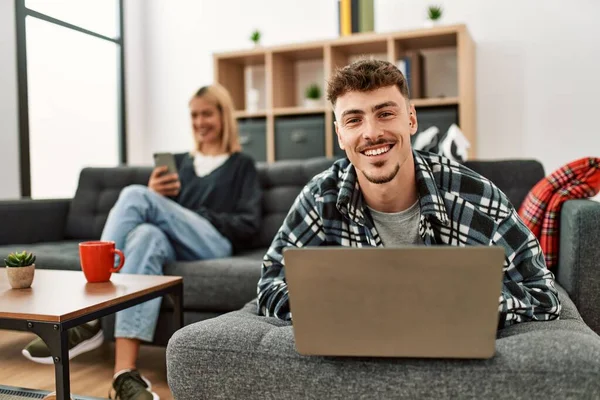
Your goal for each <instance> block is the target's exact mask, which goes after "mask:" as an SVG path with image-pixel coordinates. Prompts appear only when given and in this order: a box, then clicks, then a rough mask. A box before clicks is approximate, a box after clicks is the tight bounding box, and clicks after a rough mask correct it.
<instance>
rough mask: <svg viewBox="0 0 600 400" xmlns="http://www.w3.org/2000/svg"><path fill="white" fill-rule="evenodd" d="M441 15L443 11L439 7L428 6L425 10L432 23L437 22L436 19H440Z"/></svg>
mask: <svg viewBox="0 0 600 400" xmlns="http://www.w3.org/2000/svg"><path fill="white" fill-rule="evenodd" d="M442 13H443V10H442V7H441V6H429V8H428V9H427V15H428V16H429V19H430V20H432V21H437V20H438V19H440V18H442Z"/></svg>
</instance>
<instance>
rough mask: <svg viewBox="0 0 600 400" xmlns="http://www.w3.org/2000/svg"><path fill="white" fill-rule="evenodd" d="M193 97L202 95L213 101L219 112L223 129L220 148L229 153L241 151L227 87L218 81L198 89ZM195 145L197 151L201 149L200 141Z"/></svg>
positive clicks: (231, 101) (232, 106)
mask: <svg viewBox="0 0 600 400" xmlns="http://www.w3.org/2000/svg"><path fill="white" fill-rule="evenodd" d="M195 97H202V98H204V99H206V100H208V101H209V102H211V103H213V104H214V105H215V107H217V109H218V110H219V112H220V113H221V127H222V129H223V131H222V132H221V150H222V151H223V152H224V153H229V154H231V153H235V152H238V151H242V146H241V145H240V138H239V134H238V125H237V121H236V119H235V117H234V116H233V110H234V105H233V100H232V99H231V96H230V95H229V92H228V91H227V89H225V88H224V87H223V86H221V85H219V84H218V83H214V84H212V85H209V86H203V87H201V88H200V89H198V91H197V92H196V93H195V94H194V96H193V97H192V99H193V98H195ZM190 101H191V100H190ZM196 147H197V148H196V150H197V151H201V150H202V149H201V148H202V143H198V144H197V146H196Z"/></svg>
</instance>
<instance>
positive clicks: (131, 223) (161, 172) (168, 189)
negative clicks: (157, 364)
mask: <svg viewBox="0 0 600 400" xmlns="http://www.w3.org/2000/svg"><path fill="white" fill-rule="evenodd" d="M189 108H190V113H191V122H192V128H193V132H194V141H195V149H194V150H193V151H192V152H189V153H183V154H176V155H175V160H176V164H177V170H178V172H177V173H173V174H166V173H165V172H166V170H167V167H157V168H155V169H154V170H153V172H152V174H151V176H150V180H149V182H148V186H147V187H146V186H141V185H132V186H128V187H126V188H125V189H123V190H122V192H121V194H120V196H119V199H118V200H117V202H116V204H115V206H114V207H113V209H112V210H111V211H110V213H109V216H108V220H107V221H106V225H105V227H104V231H103V233H102V238H101V240H108V241H114V242H115V244H116V248H118V249H122V250H123V252H124V254H125V265H124V266H123V269H122V270H121V272H122V273H129V274H147V275H162V273H163V265H164V264H166V263H169V262H172V261H175V260H184V261H193V260H203V259H211V258H219V257H227V256H229V255H231V253H232V251H233V250H234V249H236V248H238V247H241V246H242V245H243V244H244V242H245V241H247V240H249V239H250V238H251V237H252V236H253V235H255V234H256V233H257V232H258V229H259V225H260V222H261V190H260V185H259V181H258V175H257V171H256V168H255V164H254V161H253V160H252V159H251V158H250V157H249V156H247V155H245V154H243V153H241V152H240V150H241V148H240V144H239V140H238V129H237V123H236V121H235V118H234V117H233V102H232V100H231V97H230V96H229V93H228V92H227V91H226V90H225V89H224V88H223V87H221V86H219V85H211V86H206V87H202V88H201V89H200V90H198V91H197V92H196V93H195V95H194V96H193V97H192V99H191V100H190V102H189ZM159 310H160V299H155V300H151V301H148V302H146V303H143V304H140V305H138V306H135V307H132V308H129V309H127V310H124V311H121V312H119V313H117V316H116V322H115V338H116V339H115V376H114V378H113V379H114V380H113V385H112V386H113V387H112V388H111V393H110V397H111V398H113V399H114V398H119V399H127V398H136V399H138V398H139V399H145V398H148V399H153V398H154V399H157V398H158V396H157V395H156V394H154V393H152V392H151V391H150V388H149V382H148V381H147V380H146V379H145V378H143V377H141V375H140V374H139V372H138V371H137V369H136V359H137V355H138V351H139V346H140V341H152V339H153V336H154V331H155V328H156V321H157V320H158V314H159ZM98 325H99V324H97V323H96V325H95V326H94V325H92V326H90V325H88V324H85V325H82V326H81V327H77V328H74V329H78V330H80V331H81V332H79V333H80V335H74V336H79V337H83V338H88V339H89V338H90V337H92V336H93V335H95V332H97V331H99V326H98ZM84 330H87V331H85V332H84ZM136 396H137V397H136Z"/></svg>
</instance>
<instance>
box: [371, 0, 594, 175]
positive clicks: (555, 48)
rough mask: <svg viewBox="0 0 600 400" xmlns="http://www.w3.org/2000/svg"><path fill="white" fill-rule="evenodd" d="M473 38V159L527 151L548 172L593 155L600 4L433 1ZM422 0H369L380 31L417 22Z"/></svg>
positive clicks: (448, 19)
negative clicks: (372, 0)
mask: <svg viewBox="0 0 600 400" xmlns="http://www.w3.org/2000/svg"><path fill="white" fill-rule="evenodd" d="M435 3H436V4H441V5H442V7H443V8H444V10H445V15H444V19H443V22H444V23H448V24H451V23H465V24H466V25H467V27H468V29H469V31H470V33H471V35H472V36H473V39H474V41H475V42H476V46H477V47H476V52H477V53H476V54H477V57H476V74H477V77H476V96H477V132H478V140H479V145H478V153H479V157H480V158H505V157H534V158H537V159H539V160H540V161H542V162H543V164H544V167H545V168H546V172H548V173H550V172H551V171H553V170H554V169H556V168H558V167H559V166H561V165H563V164H564V163H567V162H569V161H571V160H574V159H576V158H580V157H585V156H596V157H600V129H599V128H600V127H599V125H598V118H597V117H596V115H595V114H597V107H598V104H600V103H599V101H598V96H599V93H600V78H599V75H598V71H600V24H598V23H597V15H599V14H600V2H598V1H595V0H576V1H572V2H570V3H569V4H568V5H567V3H566V2H564V1H563V0H525V1H523V0H503V1H481V0H440V1H436V2H435ZM426 5H427V3H426V2H423V1H422V0H402V1H399V0H375V7H376V9H375V12H376V14H375V24H376V29H377V30H378V31H381V32H385V31H394V30H399V29H410V28H417V27H421V26H422V24H423V19H424V16H425V7H426Z"/></svg>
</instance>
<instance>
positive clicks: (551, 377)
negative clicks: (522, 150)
mask: <svg viewBox="0 0 600 400" xmlns="http://www.w3.org/2000/svg"><path fill="white" fill-rule="evenodd" d="M560 297H561V300H562V301H563V307H564V312H563V315H562V319H561V320H559V321H551V322H532V323H523V324H520V325H516V326H513V327H509V328H506V329H504V330H503V331H501V332H499V334H498V339H497V341H496V349H497V352H496V355H495V356H494V358H492V359H490V360H425V359H400V358H397V359H374V358H342V357H307V356H300V355H298V353H297V352H296V351H295V348H294V337H293V331H292V327H291V326H290V324H288V323H285V322H282V321H279V320H276V319H273V318H265V317H259V316H257V315H256V314H255V304H254V303H253V302H252V303H249V304H248V305H247V306H246V307H244V309H243V310H240V311H235V312H231V313H228V314H225V315H222V316H220V317H217V318H213V319H210V320H206V321H203V322H199V323H195V324H192V325H189V326H187V327H185V328H183V329H181V330H179V331H178V332H177V333H176V334H175V335H174V336H173V337H172V338H171V340H170V341H169V345H168V347H167V374H168V381H169V386H170V388H171V391H172V392H173V395H174V397H175V398H178V399H188V398H194V399H265V398H278V399H299V398H302V399H344V400H347V399H367V398H368V399H391V398H394V399H399V398H406V399H415V398H427V399H429V398H435V399H455V398H461V399H464V398H478V399H480V398H481V399H483V398H494V399H515V398H519V399H545V398H594V394H599V393H600V380H599V379H598V377H599V376H600V338H599V337H598V336H597V335H596V334H595V333H594V332H592V331H591V330H590V329H589V328H588V327H587V326H586V325H585V324H584V323H583V321H582V320H581V318H580V317H579V314H578V313H577V310H576V309H575V306H574V305H573V303H572V302H571V300H570V299H569V298H568V296H567V295H566V293H565V292H564V290H562V288H561V289H560Z"/></svg>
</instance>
